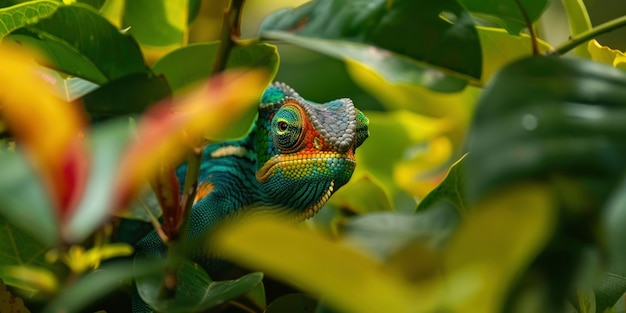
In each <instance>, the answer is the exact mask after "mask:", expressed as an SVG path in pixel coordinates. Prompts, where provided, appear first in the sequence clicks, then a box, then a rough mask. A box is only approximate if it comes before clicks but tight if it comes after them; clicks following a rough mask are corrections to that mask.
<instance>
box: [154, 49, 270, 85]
mask: <svg viewBox="0 0 626 313" xmlns="http://www.w3.org/2000/svg"><path fill="white" fill-rule="evenodd" d="M218 48H219V42H210V43H195V44H190V45H188V46H185V47H182V48H180V49H176V50H174V51H172V52H171V53H169V54H167V55H165V56H164V57H163V58H161V59H159V60H158V61H157V62H156V63H155V64H154V65H153V67H152V70H153V71H154V72H155V73H158V74H163V76H165V79H167V82H168V83H169V84H170V86H171V87H172V90H175V91H176V90H179V89H181V88H184V87H188V86H190V85H192V84H193V83H197V82H199V81H201V80H205V79H208V78H209V77H210V76H211V73H212V70H213V63H214V62H215V57H216V55H217V50H218ZM250 67H257V68H264V69H266V70H267V71H268V72H270V73H271V74H270V75H269V77H270V80H271V79H273V78H274V76H275V74H276V71H277V70H278V51H277V49H276V47H275V46H273V45H269V44H265V43H254V44H247V45H242V46H236V47H234V48H233V50H232V51H231V53H230V55H229V57H228V61H227V62H226V68H227V69H238V68H250ZM269 83H270V81H268V84H269Z"/></svg>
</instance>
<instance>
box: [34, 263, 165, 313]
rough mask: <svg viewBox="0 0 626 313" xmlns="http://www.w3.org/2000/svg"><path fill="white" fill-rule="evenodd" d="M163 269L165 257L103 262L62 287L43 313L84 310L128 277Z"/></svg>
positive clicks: (126, 281)
mask: <svg viewBox="0 0 626 313" xmlns="http://www.w3.org/2000/svg"><path fill="white" fill-rule="evenodd" d="M164 269H165V262H164V260H150V262H137V261H135V262H134V264H133V262H132V261H117V262H112V263H109V264H105V265H103V266H102V267H101V268H100V269H97V270H95V271H94V272H92V273H89V274H87V275H84V276H82V277H80V278H79V279H78V281H76V282H75V283H74V284H73V285H71V286H70V287H68V288H65V289H63V291H62V292H61V294H59V295H58V296H57V297H56V298H55V299H54V300H52V301H51V302H50V303H49V304H48V305H47V306H46V308H45V309H44V310H43V312H44V313H56V312H66V313H74V312H84V309H85V308H86V307H87V306H89V305H90V304H92V303H94V301H96V300H97V299H100V298H101V297H103V296H104V295H106V294H108V293H109V292H111V291H113V290H114V289H116V288H119V287H120V286H121V285H123V284H127V283H128V282H129V281H130V280H131V279H133V278H136V279H139V278H141V277H145V276H148V275H154V274H155V273H162V272H163V270H164Z"/></svg>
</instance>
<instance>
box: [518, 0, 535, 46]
mask: <svg viewBox="0 0 626 313" xmlns="http://www.w3.org/2000/svg"><path fill="white" fill-rule="evenodd" d="M515 4H517V7H518V8H519V11H520V13H522V16H523V17H524V22H526V26H527V27H528V34H529V35H530V42H531V44H532V47H533V54H534V55H539V44H538V43H537V34H536V33H535V28H534V27H533V22H532V21H531V20H530V17H529V16H528V12H526V9H524V6H522V3H521V2H520V0H515Z"/></svg>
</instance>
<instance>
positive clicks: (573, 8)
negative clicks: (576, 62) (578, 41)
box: [561, 0, 593, 58]
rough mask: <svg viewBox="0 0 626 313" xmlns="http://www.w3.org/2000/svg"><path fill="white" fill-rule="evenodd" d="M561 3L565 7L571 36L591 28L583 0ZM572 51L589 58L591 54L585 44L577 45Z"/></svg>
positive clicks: (570, 0) (569, 0)
mask: <svg viewBox="0 0 626 313" xmlns="http://www.w3.org/2000/svg"><path fill="white" fill-rule="evenodd" d="M561 3H562V4H563V8H565V13H566V14H565V15H566V16H567V21H568V22H569V29H570V32H571V36H576V35H578V34H580V33H583V32H586V31H588V30H590V29H591V27H592V26H593V25H592V24H591V19H590V18H589V13H588V12H587V8H586V7H585V2H584V1H583V0H568V1H561ZM574 51H575V52H576V54H577V55H578V56H580V57H584V58H591V54H590V52H589V51H588V50H587V49H586V48H585V45H579V46H577V47H576V48H574Z"/></svg>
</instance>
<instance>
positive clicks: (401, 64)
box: [263, 31, 467, 93]
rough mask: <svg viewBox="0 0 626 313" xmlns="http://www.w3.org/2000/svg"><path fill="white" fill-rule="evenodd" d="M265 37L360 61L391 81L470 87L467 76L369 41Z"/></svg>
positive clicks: (449, 89)
mask: <svg viewBox="0 0 626 313" xmlns="http://www.w3.org/2000/svg"><path fill="white" fill-rule="evenodd" d="M263 36H264V37H267V38H270V39H273V40H281V41H284V42H288V43H290V44H293V45H296V46H299V47H303V48H306V49H310V50H314V51H318V52H321V53H324V54H327V55H329V56H332V57H335V58H338V59H341V60H344V61H346V62H348V63H349V64H350V63H357V64H358V65H360V66H362V67H363V68H367V69H368V70H370V71H372V72H374V73H376V74H377V75H380V76H382V77H383V78H384V79H385V80H387V81H388V82H389V83H396V84H397V83H401V84H413V85H420V86H424V87H426V88H428V89H430V90H434V91H438V92H446V93H451V92H458V91H461V90H463V88H465V86H467V78H464V77H460V76H458V75H456V76H455V75H451V74H450V73H448V72H447V71H445V70H444V69H442V68H438V67H436V66H433V65H429V64H427V63H425V62H420V61H416V60H413V59H411V58H407V57H405V56H403V55H401V54H398V53H396V52H392V51H389V50H385V49H381V48H378V47H374V46H371V45H367V44H362V43H356V42H350V41H338V40H329V39H318V38H309V37H305V36H297V35H293V34H290V33H287V32H277V31H266V32H264V33H263Z"/></svg>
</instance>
